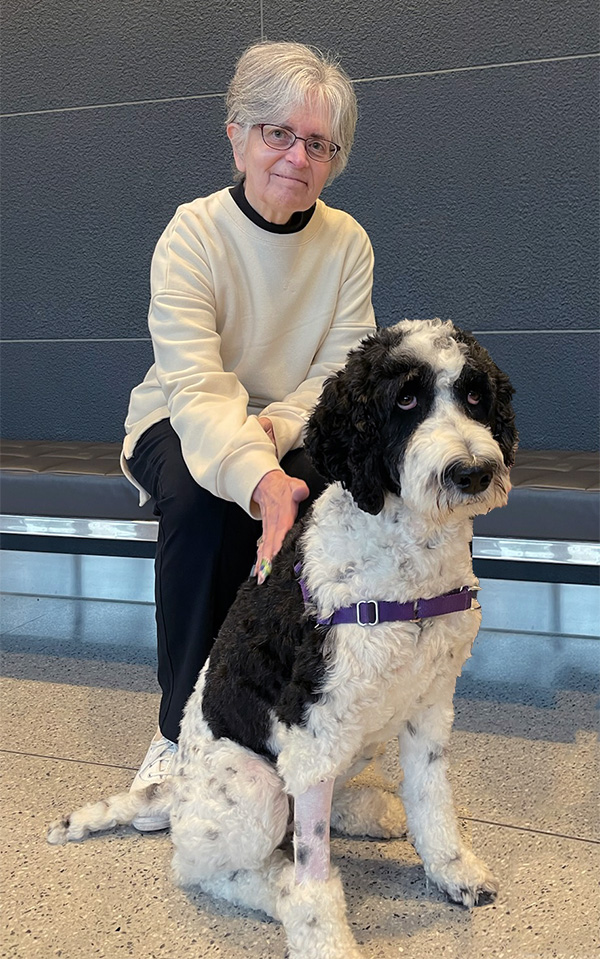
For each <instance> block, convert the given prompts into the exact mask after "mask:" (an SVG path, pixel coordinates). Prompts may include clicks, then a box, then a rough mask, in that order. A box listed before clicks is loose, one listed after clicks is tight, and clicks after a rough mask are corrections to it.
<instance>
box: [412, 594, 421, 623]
mask: <svg viewBox="0 0 600 959" xmlns="http://www.w3.org/2000/svg"><path fill="white" fill-rule="evenodd" d="M422 619H423V617H422V616H419V600H418V599H415V601H414V603H413V618H412V619H411V620H410V622H411V623H420V622H421V620H422Z"/></svg>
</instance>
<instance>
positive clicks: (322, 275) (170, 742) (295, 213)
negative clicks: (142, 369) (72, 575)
mask: <svg viewBox="0 0 600 959" xmlns="http://www.w3.org/2000/svg"><path fill="white" fill-rule="evenodd" d="M227 106H228V117H227V136H228V137H229V140H230V141H231V144H232V147H233V156H234V159H235V165H236V167H237V170H238V173H237V175H236V179H237V180H238V182H237V185H236V186H234V187H232V188H226V189H224V190H220V191H218V192H217V193H213V194H211V195H210V196H207V197H201V198H199V199H197V200H194V201H193V202H191V203H186V204H184V205H183V206H180V207H179V209H178V210H177V212H176V214H175V216H174V218H173V219H172V220H171V222H170V224H169V225H168V226H167V228H166V230H165V232H164V233H163V235H162V237H161V238H160V240H159V242H158V245H157V247H156V251H155V254H154V258H153V260H152V269H151V293H152V296H151V302H150V312H149V328H150V333H151V336H152V344H153V348H154V358H155V362H154V365H153V366H152V367H151V369H150V370H149V371H148V374H147V375H146V377H145V379H144V381H143V382H142V383H141V384H140V385H139V386H137V387H136V388H135V389H134V390H133V392H132V394H131V401H130V406H129V413H128V416H127V420H126V423H125V429H126V438H125V443H124V448H123V468H124V471H125V473H126V475H127V476H128V477H129V478H130V479H131V480H132V481H133V482H134V483H135V485H136V486H137V487H138V489H139V490H140V495H141V501H142V502H143V501H144V500H145V499H147V498H148V497H149V496H152V497H153V498H154V501H155V503H156V513H157V515H158V517H159V536H158V545H157V552H156V565H155V577H156V620H157V628H158V679H159V683H160V686H161V689H162V700H161V705H160V713H159V728H158V731H157V734H156V736H155V738H154V740H153V741H152V743H151V745H150V748H149V750H148V753H147V755H146V758H145V759H144V762H143V763H142V766H141V768H140V771H139V772H138V774H137V776H136V778H135V780H134V782H133V785H132V789H135V788H141V787H143V786H145V785H148V783H150V782H153V781H158V780H160V779H161V778H163V777H164V776H165V774H166V773H167V771H168V767H169V763H170V760H171V758H172V756H173V753H174V751H175V750H176V749H177V746H176V743H177V738H178V735H179V723H180V719H181V715H182V712H183V708H184V705H185V703H186V700H187V699H188V696H189V695H190V693H191V691H192V689H193V686H194V683H195V681H196V678H197V676H198V673H199V671H200V669H201V668H202V666H203V664H204V662H205V661H206V659H207V657H208V655H209V653H210V649H211V646H212V643H213V640H214V637H215V636H216V634H217V632H218V630H219V627H220V625H221V623H222V621H223V619H224V618H225V615H226V613H227V610H228V608H229V606H230V605H231V603H232V601H233V598H234V596H235V593H236V591H237V588H238V586H239V585H240V583H241V582H242V581H243V580H244V579H246V578H247V577H248V575H249V573H250V570H251V567H252V565H253V562H255V564H256V565H255V569H256V572H257V574H258V577H259V582H261V581H262V580H263V579H264V577H265V576H266V575H268V572H269V568H270V562H271V560H272V558H273V556H274V555H275V554H276V553H277V551H278V550H279V548H280V547H281V544H282V542H283V539H284V537H285V534H286V533H287V532H288V530H289V529H290V528H291V526H292V524H293V523H294V520H295V519H296V516H297V513H298V509H299V506H300V509H301V511H302V510H303V509H305V508H306V506H307V505H308V503H309V502H310V501H311V500H312V499H313V498H314V496H315V495H318V493H319V492H321V490H322V488H323V482H322V480H321V478H320V477H319V475H318V474H317V473H316V472H315V471H314V470H313V469H312V467H311V466H310V464H309V462H308V460H307V458H306V457H305V454H304V452H303V449H302V434H303V428H304V425H305V423H306V420H307V416H308V414H309V413H310V410H311V408H312V407H313V406H314V404H315V402H316V400H317V398H318V396H319V393H320V391H321V387H322V385H323V382H324V380H325V378H326V377H327V376H328V375H330V374H331V373H332V372H334V371H335V370H337V369H339V368H340V367H341V366H342V365H343V363H344V360H345V357H346V354H347V352H348V350H349V349H351V348H352V347H353V346H355V345H356V344H357V343H358V341H359V340H360V339H361V338H362V337H363V336H365V335H366V334H367V333H369V332H371V331H372V330H373V328H374V317H373V308H372V305H371V288H372V273H373V254H372V249H371V244H370V242H369V239H368V237H367V235H366V233H365V231H364V230H363V229H362V228H361V227H360V226H359V224H358V223H357V222H356V221H355V220H353V219H352V217H350V216H349V215H348V214H346V213H343V212H341V211H340V210H335V209H331V208H330V207H328V206H326V205H325V204H324V203H323V202H322V201H321V200H320V199H319V196H320V193H321V191H322V190H323V187H324V186H325V185H326V184H327V183H330V182H331V181H332V180H333V179H334V177H336V176H337V175H338V174H339V173H341V171H342V170H343V169H344V167H345V165H346V163H347V160H348V155H349V152H350V148H351V145H352V140H353V136H354V128H355V125H356V115H357V110H356V97H355V94H354V91H353V88H352V85H351V83H350V81H349V79H348V77H347V76H346V74H345V73H344V72H343V71H342V70H341V69H340V68H339V67H338V66H337V65H336V64H335V63H334V62H332V61H331V60H329V59H327V58H325V57H323V56H322V55H321V54H319V53H318V52H316V51H314V50H311V49H309V48H307V47H305V46H303V45H301V44H296V43H258V44H255V45H253V46H251V47H250V48H249V49H248V50H246V52H245V53H244V54H243V55H242V57H241V59H240V60H239V62H238V64H237V69H236V72H235V75H234V77H233V80H232V82H231V85H230V87H229V91H228V96H227ZM261 522H262V537H261V539H260V540H259V537H260V535H261ZM257 540H258V554H257ZM167 824H168V820H165V821H162V820H161V821H159V820H158V819H145V820H137V821H136V822H135V825H136V826H137V827H138V829H141V830H152V829H160V828H163V827H165V826H166V825H167Z"/></svg>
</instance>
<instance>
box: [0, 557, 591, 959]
mask: <svg viewBox="0 0 600 959" xmlns="http://www.w3.org/2000/svg"><path fill="white" fill-rule="evenodd" d="M1 558H2V584H3V589H4V590H5V594H4V595H3V596H2V629H3V633H4V637H3V649H4V653H3V670H2V674H3V679H2V701H1V704H2V723H1V730H0V734H1V737H2V739H1V743H0V747H1V749H2V751H3V760H4V762H3V771H4V776H3V787H2V788H3V793H2V798H1V800H0V801H1V803H2V805H1V809H2V826H3V836H2V857H1V867H0V868H1V869H2V887H3V888H2V902H3V910H2V920H1V922H2V939H1V942H0V955H1V956H5V957H11V959H46V957H55V956H56V957H62V959H91V957H105V959H113V957H114V959H121V957H123V959H125V957H134V959H180V957H181V959H184V957H185V959H192V957H194V959H199V957H205V956H206V957H221V959H236V957H243V959H271V957H273V959H281V957H283V954H284V942H283V937H282V934H281V929H280V928H279V926H278V925H277V924H276V923H274V922H271V921H269V920H267V919H265V918H264V917H263V916H262V915H260V914H258V913H254V914H244V913H243V912H241V911H240V910H236V909H234V908H233V907H230V906H227V905H224V904H222V903H215V902H212V901H210V900H209V899H208V898H206V897H205V896H203V895H201V894H199V893H198V894H189V893H185V892H183V891H181V890H180V889H178V888H176V887H175V886H174V884H173V883H172V881H171V877H170V874H169V860H170V844H169V837H168V834H167V833H157V834H154V835H149V834H147V835H141V834H139V833H136V832H135V830H133V829H130V828H122V829H119V830H118V831H116V832H115V833H112V834H109V835H108V834H107V835H100V836H97V837H95V838H93V839H89V840H87V841H86V842H83V843H77V844H71V845H68V846H65V847H51V846H48V845H47V844H46V842H45V838H44V833H45V828H46V825H47V823H48V822H49V821H50V820H51V819H53V818H55V817H56V816H57V815H58V814H59V813H62V812H65V811H69V810H70V809H71V808H74V807H75V806H77V805H79V804H81V803H82V802H83V801H87V800H89V799H92V798H95V797H99V796H102V795H106V794H108V793H111V792H116V791H119V790H121V789H124V788H127V787H128V785H129V783H130V781H131V777H132V774H133V770H134V769H135V768H136V766H137V763H138V761H139V760H140V759H141V757H142V755H143V753H144V752H145V749H146V746H147V742H148V740H149V738H150V737H151V735H152V733H153V731H154V727H155V723H156V709H157V701H158V696H157V687H156V683H155V679H154V627H153V608H152V605H151V589H152V574H151V564H150V562H149V561H147V560H136V561H130V560H124V559H110V560H100V559H98V558H91V557H78V558H77V557H67V556H52V555H50V554H45V555H42V554H37V555H36V554H25V553H3V554H2V557H1ZM483 586H484V590H483V593H482V604H483V606H484V624H485V627H486V628H485V630H483V631H482V632H481V633H480V636H479V638H478V640H477V642H476V646H475V649H474V655H473V658H472V659H471V660H470V661H469V662H468V663H467V666H466V668H465V670H464V673H463V676H462V677H461V679H460V681H459V684H458V690H457V697H456V724H455V732H454V735H453V742H452V750H451V753H452V756H451V758H452V781H453V785H454V790H455V796H456V802H457V806H458V809H459V812H460V815H461V821H462V823H463V826H464V829H465V832H466V833H467V835H468V837H469V839H470V841H471V842H472V844H473V846H474V847H475V849H476V850H477V851H478V853H479V854H480V855H482V856H483V858H485V859H486V860H487V861H488V863H489V864H490V865H491V866H492V868H493V870H494V872H495V873H496V875H497V876H498V877H499V879H500V881H501V893H500V897H499V899H498V901H497V902H496V903H495V904H494V905H492V906H488V907H483V908H479V909H476V910H473V911H472V912H469V911H467V910H464V909H462V908H460V907H458V906H456V905H452V904H450V903H448V902H446V901H445V900H444V898H443V896H441V895H440V894H439V893H438V892H437V891H436V890H434V889H431V888H427V885H426V883H425V879H424V874H423V870H422V867H421V865H420V863H419V860H418V858H417V856H416V854H415V853H414V851H413V849H412V847H411V846H410V845H409V844H408V843H407V842H405V841H393V842H375V841H367V840H364V841H363V840H344V839H339V838H336V839H334V840H333V844H332V849H333V855H334V857H335V860H336V862H337V863H338V864H339V866H340V868H341V871H342V875H343V880H344V884H345V888H346V891H347V896H348V902H349V908H350V915H351V921H352V924H353V928H354V930H355V933H356V936H357V939H358V941H359V942H360V943H361V944H362V946H363V951H364V954H365V956H366V957H368V959H376V957H382V959H390V957H402V959H438V957H440V959H455V957H456V959H485V957H488V956H490V957H498V959H500V957H504V959H597V957H600V936H599V930H600V895H599V891H598V879H599V877H600V830H599V808H600V807H599V803H598V800H599V798H600V796H599V792H600V790H599V782H600V779H599V775H598V726H597V714H596V713H595V708H596V705H597V703H596V699H597V692H598V673H599V666H600V642H598V638H597V634H598V624H599V623H600V588H596V587H590V586H579V587H578V586H557V585H554V586H551V585H545V584H535V583H508V582H500V581H488V582H486V583H484V584H483ZM81 597H83V598H81ZM594 637H596V638H594ZM376 775H383V776H384V778H387V779H390V778H391V779H394V778H395V777H397V775H398V772H397V767H396V763H395V758H394V754H393V750H392V748H391V747H390V749H389V750H388V753H387V754H386V757H385V759H384V762H383V764H382V769H381V771H380V773H377V774H376ZM306 959H311V957H309V956H307V957H306Z"/></svg>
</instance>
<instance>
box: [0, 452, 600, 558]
mask: <svg viewBox="0 0 600 959" xmlns="http://www.w3.org/2000/svg"><path fill="white" fill-rule="evenodd" d="M119 454H120V444H119V443H86V442H54V441H41V440H40V441H38V440H1V441H0V512H1V517H0V532H3V533H29V534H30V535H31V534H40V533H41V534H42V535H44V534H45V535H54V536H60V535H64V536H75V537H77V536H91V537H93V536H96V537H97V538H106V539H110V538H115V539H118V538H123V539H128V538H129V539H143V540H146V541H148V540H155V539H156V530H157V523H156V518H155V516H154V514H153V506H152V502H149V503H146V504H145V506H143V507H142V508H140V507H139V506H138V494H137V491H136V490H135V489H134V488H133V487H132V486H131V484H130V483H129V482H128V481H127V480H126V478H125V477H124V476H123V474H122V473H121V470H120V468H119ZM511 480H512V483H513V490H512V492H511V494H510V498H509V503H508V506H506V507H505V508H504V509H500V510H493V511H492V512H491V513H489V514H488V515H487V516H479V517H477V519H476V521H475V550H474V555H476V556H477V555H479V556H481V557H483V558H503V559H507V558H509V559H510V558H512V559H524V560H525V559H538V560H540V559H541V560H542V561H544V559H545V560H546V561H550V562H582V563H584V564H587V565H596V564H597V563H598V562H600V559H599V557H600V547H599V546H598V540H599V538H600V535H599V534H600V496H599V491H600V469H599V458H598V455H597V454H595V453H588V452H574V451H562V450H519V452H518V453H517V461H516V464H515V466H514V468H513V470H512V474H511ZM43 518H46V519H52V520H53V522H51V523H48V524H46V525H47V527H48V528H47V529H44V524H43ZM63 521H66V522H65V526H64V532H61V524H62V523H63ZM498 544H500V546H498ZM502 544H503V545H502ZM523 544H525V545H523ZM527 544H529V546H528V545H527ZM549 544H555V548H554V551H552V549H551V548H550V545H549ZM549 550H550V553H549V552H548V551H549Z"/></svg>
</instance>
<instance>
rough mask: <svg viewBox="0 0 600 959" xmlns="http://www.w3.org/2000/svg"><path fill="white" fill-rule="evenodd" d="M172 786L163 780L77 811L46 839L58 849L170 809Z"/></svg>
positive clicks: (56, 824) (52, 828) (58, 823)
mask: <svg viewBox="0 0 600 959" xmlns="http://www.w3.org/2000/svg"><path fill="white" fill-rule="evenodd" d="M171 803H172V797H171V783H170V781H169V779H168V778H167V779H164V780H163V781H162V782H160V783H151V784H150V785H149V786H146V787H145V788H144V789H135V790H133V791H132V792H126V793H119V794H118V795H117V796H110V797H109V798H108V799H101V800H100V801H99V802H96V803H90V804H89V805H87V806H82V807H81V808H80V809H76V810H75V812H72V813H71V815H70V816H66V817H65V818H64V819H57V820H56V822H53V823H52V825H51V826H50V828H49V829H48V835H47V839H48V842H49V843H52V844H53V845H55V846H61V845H64V843H66V842H70V841H72V840H75V839H85V837H86V836H87V835H89V833H91V832H99V831H100V830H102V829H114V827H115V826H129V825H130V824H131V823H132V822H133V820H134V819H135V818H136V817H137V816H155V815H156V814H157V813H161V812H165V813H167V812H169V811H170V809H171Z"/></svg>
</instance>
